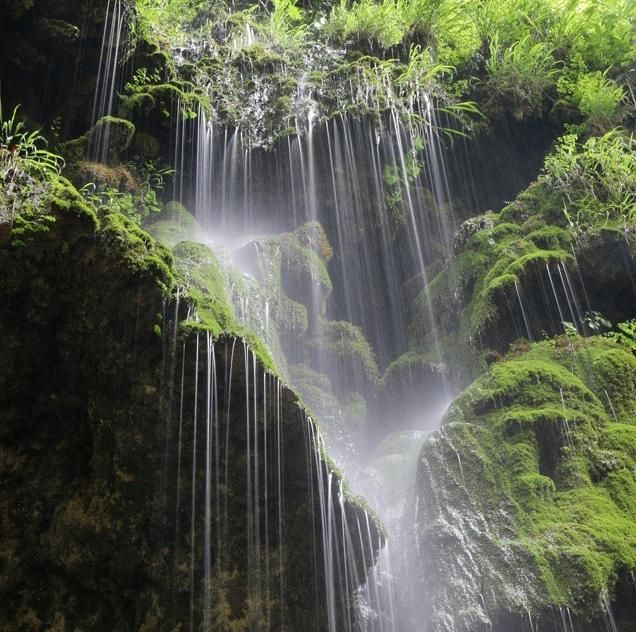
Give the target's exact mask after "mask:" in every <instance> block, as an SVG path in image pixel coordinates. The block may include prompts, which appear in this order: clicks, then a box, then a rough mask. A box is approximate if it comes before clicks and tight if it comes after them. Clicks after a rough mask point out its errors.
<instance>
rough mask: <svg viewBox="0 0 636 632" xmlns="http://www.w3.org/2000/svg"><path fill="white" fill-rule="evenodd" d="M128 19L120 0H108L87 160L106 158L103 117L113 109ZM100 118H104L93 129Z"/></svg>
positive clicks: (107, 131) (106, 132)
mask: <svg viewBox="0 0 636 632" xmlns="http://www.w3.org/2000/svg"><path fill="white" fill-rule="evenodd" d="M128 19H129V16H128V8H127V6H126V4H125V3H124V2H123V0H108V4H107V6H106V15H105V20H104V29H103V32H102V41H101V48H100V53H99V66H98V69H97V79H96V85H95V96H94V99H93V114H92V117H91V121H92V124H93V133H92V134H91V137H90V140H89V147H88V156H89V158H90V160H94V161H97V162H106V160H107V158H108V149H109V143H110V125H109V123H108V119H107V118H106V119H105V117H108V116H111V115H112V114H113V112H114V106H115V97H116V93H117V88H118V85H119V84H118V81H119V79H120V77H119V68H120V63H121V57H122V53H123V51H124V49H125V47H126V45H127V38H128ZM102 119H105V120H104V121H102V123H101V124H100V125H99V126H98V127H97V128H96V127H95V126H96V124H97V123H98V121H101V120H102Z"/></svg>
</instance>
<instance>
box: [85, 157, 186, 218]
mask: <svg viewBox="0 0 636 632" xmlns="http://www.w3.org/2000/svg"><path fill="white" fill-rule="evenodd" d="M133 167H134V166H133ZM137 169H138V170H140V171H141V174H140V175H141V181H142V182H141V186H140V187H139V190H137V191H135V192H130V191H120V190H118V189H116V188H115V187H112V186H99V187H98V186H96V185H95V184H93V183H88V184H86V185H85V186H84V187H82V189H80V193H82V195H83V196H84V198H85V199H86V200H87V201H89V202H91V203H92V204H94V205H95V207H96V208H100V207H107V208H108V209H109V210H113V211H116V212H118V213H121V214H122V215H124V216H126V217H127V218H128V219H131V220H132V221H134V222H135V223H136V224H137V225H138V226H139V225H141V224H142V222H143V221H144V220H145V219H146V218H147V217H148V216H149V215H152V214H155V213H160V212H161V209H162V205H161V201H160V199H159V195H160V193H161V191H163V188H164V178H165V177H166V176H169V175H172V174H173V173H174V172H173V171H172V170H171V169H160V168H158V167H157V165H156V163H155V162H154V161H148V162H146V163H145V164H144V165H143V166H142V167H141V168H139V167H138V168H137Z"/></svg>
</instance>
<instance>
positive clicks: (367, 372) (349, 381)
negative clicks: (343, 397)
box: [304, 321, 379, 398]
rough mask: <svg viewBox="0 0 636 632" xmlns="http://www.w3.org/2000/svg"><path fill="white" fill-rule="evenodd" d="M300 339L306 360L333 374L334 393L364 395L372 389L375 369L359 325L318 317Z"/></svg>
mask: <svg viewBox="0 0 636 632" xmlns="http://www.w3.org/2000/svg"><path fill="white" fill-rule="evenodd" d="M304 343H305V349H306V355H307V363H308V364H309V365H310V366H311V367H313V368H315V369H316V370H318V371H320V372H321V373H326V374H327V375H331V376H333V380H334V388H335V390H336V393H344V392H346V391H354V392H356V393H359V394H361V395H363V396H364V397H365V398H366V397H368V395H369V394H370V393H371V392H372V390H373V388H374V387H375V384H376V383H377V381H378V379H379V371H378V365H377V363H376V360H375V354H374V353H373V349H372V348H371V345H370V344H369V342H368V341H367V339H366V337H365V335H364V332H363V331H362V329H360V328H359V327H356V326H355V325H352V324H351V323H349V322H346V321H321V322H320V324H319V325H318V327H317V330H316V331H315V332H310V333H308V335H307V337H306V338H305V340H304Z"/></svg>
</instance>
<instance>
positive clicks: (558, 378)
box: [416, 337, 636, 630]
mask: <svg viewBox="0 0 636 632" xmlns="http://www.w3.org/2000/svg"><path fill="white" fill-rule="evenodd" d="M627 367H629V368H630V371H631V372H633V355H632V353H631V349H629V348H625V347H624V346H622V345H620V344H619V343H617V342H615V341H614V340H613V339H612V338H611V337H595V338H587V339H586V338H580V337H574V338H570V339H569V340H567V341H563V343H562V342H561V341H558V340H557V341H546V342H542V343H537V344H535V345H531V346H530V347H529V348H528V349H527V350H526V351H519V352H515V353H513V354H512V355H510V356H508V357H506V358H503V359H502V360H500V361H499V362H496V363H495V364H493V366H492V367H491V369H490V371H489V372H488V373H487V374H486V375H484V376H483V377H482V378H480V379H479V380H478V381H477V382H475V384H473V385H472V386H471V387H470V388H469V389H468V390H467V391H466V392H465V393H463V394H462V395H461V396H460V397H459V398H457V400H456V401H455V402H454V403H453V405H452V406H451V408H450V410H449V412H448V413H447V416H446V418H445V420H444V423H443V425H442V428H441V430H440V431H438V432H435V433H433V434H432V435H430V437H429V438H428V439H427V440H426V442H425V444H424V447H423V450H422V454H421V463H420V467H419V469H418V492H419V502H420V503H422V504H421V505H420V510H419V515H418V516H417V518H416V520H417V521H418V524H420V525H421V527H420V539H421V543H422V546H423V547H424V549H425V550H427V551H428V555H429V557H428V558H427V559H426V560H422V562H421V563H422V565H423V567H424V569H422V568H420V571H421V570H424V572H425V575H424V576H428V577H429V579H428V580H427V581H426V586H425V592H426V593H427V602H428V603H427V607H429V608H432V609H433V611H434V612H435V613H436V614H435V617H441V616H444V613H449V612H453V611H456V610H457V608H459V607H460V606H461V608H465V607H466V606H469V607H470V608H472V609H473V610H474V611H475V612H477V613H479V616H480V617H482V618H483V619H484V621H490V623H492V625H493V626H494V629H496V630H505V629H511V628H506V627H505V626H504V625H502V624H501V622H502V621H503V620H509V624H508V625H509V626H510V625H512V626H513V627H514V626H515V625H517V624H514V623H510V621H512V622H514V621H515V617H516V620H517V621H521V620H522V619H523V618H524V617H527V615H528V613H530V614H532V615H533V616H534V617H541V616H543V615H544V613H545V612H547V611H549V610H550V609H551V608H558V607H561V608H566V607H567V608H569V609H570V610H571V612H572V616H573V618H574V620H575V623H577V622H579V623H581V622H587V625H588V626H589V627H588V628H586V629H591V630H602V629H604V628H603V627H602V619H603V613H602V612H601V611H600V609H599V608H600V607H599V605H598V604H599V601H598V596H599V594H600V593H605V594H608V595H610V598H611V596H612V595H613V594H615V590H618V589H617V586H619V585H620V584H621V582H622V581H624V580H626V578H627V577H628V575H629V571H630V570H631V569H633V568H634V567H635V565H636V503H634V502H633V501H632V499H633V497H634V496H633V495H634V493H635V492H636V461H634V455H635V449H636V448H634V445H632V442H633V441H634V439H635V438H636V437H635V436H634V433H633V432H632V430H631V429H632V428H633V426H632V425H627V424H630V423H632V414H633V413H632V411H633V405H634V402H635V401H636V391H635V390H634V389H633V387H632V383H631V379H630V378H628V383H627V384H625V388H623V389H621V388H620V386H619V384H618V383H619V382H620V380H621V379H624V377H625V373H624V371H625V369H626V368H627ZM631 372H630V373H629V374H628V375H630V376H631ZM605 385H608V386H610V388H612V385H614V388H613V393H614V397H615V398H616V400H617V402H620V404H619V407H620V410H621V415H622V416H621V417H618V418H615V417H614V415H613V413H612V411H611V406H610V405H609V402H608V401H603V399H602V398H601V397H599V396H598V395H599V394H600V393H602V392H603V390H604V388H605ZM458 534H459V536H458ZM457 537H459V540H458V542H457V546H455V545H452V546H451V545H450V544H449V542H450V541H451V540H452V539H453V538H457ZM461 541H463V544H464V546H465V547H466V548H465V550H462V549H461V548H459V545H460V542H461ZM468 560H470V563H468ZM433 569H437V570H441V569H443V570H444V573H443V574H439V573H435V574H436V578H433V574H432V572H433ZM617 606H618V610H617V611H621V608H622V609H623V610H622V611H624V606H625V604H622V603H619V604H617ZM627 610H629V609H627ZM435 617H434V618H435ZM456 621H457V619H456ZM459 621H460V622H461V621H462V620H461V619H459ZM471 625H472V624H469V623H468V620H466V621H464V622H463V623H462V624H461V625H460V627H459V628H458V629H461V630H473V629H475V628H474V627H471ZM619 629H620V626H619Z"/></svg>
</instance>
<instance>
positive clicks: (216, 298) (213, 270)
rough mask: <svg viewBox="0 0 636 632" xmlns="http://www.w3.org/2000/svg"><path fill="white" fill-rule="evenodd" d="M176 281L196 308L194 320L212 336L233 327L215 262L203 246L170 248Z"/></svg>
mask: <svg viewBox="0 0 636 632" xmlns="http://www.w3.org/2000/svg"><path fill="white" fill-rule="evenodd" d="M172 252H173V254H174V257H175V267H176V269H177V272H178V274H179V281H180V282H181V284H182V285H183V287H184V289H185V292H186V293H187V296H189V297H190V298H191V299H192V300H193V301H194V302H195V304H196V306H197V317H198V318H199V319H200V320H201V322H202V323H203V324H204V325H205V327H206V328H208V329H209V330H210V331H211V332H212V333H213V334H214V336H215V337H217V336H218V335H219V334H220V333H221V332H223V331H232V330H234V329H235V328H236V324H235V319H234V310H233V309H232V306H231V305H230V303H229V302H228V300H227V291H226V289H225V283H224V279H223V275H222V273H221V270H220V266H219V263H218V261H217V259H216V257H215V255H214V253H213V252H212V251H211V250H210V249H209V248H208V247H207V246H205V245H203V244H199V243H196V242H191V241H183V242H181V243H180V244H178V245H177V246H176V247H175V248H174V249H173V251H172Z"/></svg>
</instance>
